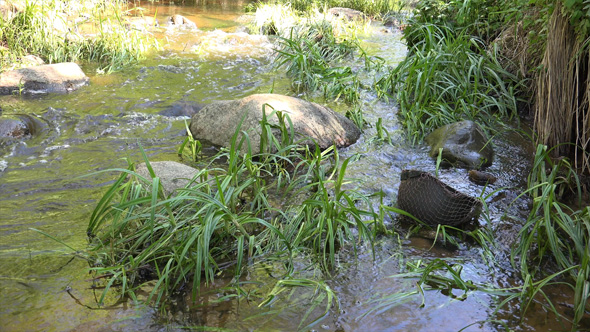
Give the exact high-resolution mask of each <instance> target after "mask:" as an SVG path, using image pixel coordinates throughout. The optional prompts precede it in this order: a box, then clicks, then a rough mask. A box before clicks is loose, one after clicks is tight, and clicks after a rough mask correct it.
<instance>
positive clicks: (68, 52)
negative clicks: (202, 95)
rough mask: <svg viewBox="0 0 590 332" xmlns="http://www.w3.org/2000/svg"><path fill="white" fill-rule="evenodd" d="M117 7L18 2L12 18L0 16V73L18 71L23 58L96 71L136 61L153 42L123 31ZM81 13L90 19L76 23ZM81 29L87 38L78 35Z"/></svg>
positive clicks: (120, 7) (120, 8) (117, 4)
mask: <svg viewBox="0 0 590 332" xmlns="http://www.w3.org/2000/svg"><path fill="white" fill-rule="evenodd" d="M123 5H124V2H120V1H119V0H113V1H107V2H102V1H101V2H100V4H99V3H94V2H90V3H85V4H80V3H78V2H75V1H67V2H65V3H64V2H62V1H57V0H52V1H42V2H29V1H27V2H24V3H23V4H22V8H20V7H18V10H16V12H15V13H14V14H10V15H6V16H2V15H0V71H4V70H9V69H12V68H15V67H18V66H19V65H20V63H21V62H22V58H23V57H25V56H27V55H29V54H32V55H36V56H39V57H40V58H41V59H43V60H44V61H45V62H46V63H57V62H68V61H72V62H81V61H88V62H92V63H96V64H97V65H98V69H97V70H98V72H111V71H114V70H119V69H122V68H123V67H125V66H127V65H129V64H132V63H135V62H137V61H138V60H140V59H142V58H143V57H144V56H145V54H146V53H147V52H149V51H150V50H151V49H153V48H156V47H157V43H156V41H155V39H153V38H152V37H150V36H148V35H146V34H145V33H141V32H138V31H131V30H129V29H127V28H126V27H125V23H124V21H123ZM82 14H84V15H89V16H90V18H84V19H82V18H83V17H84V16H82ZM74 17H75V18H76V19H80V20H74V19H73V18H74ZM83 29H89V30H90V31H91V33H89V34H84V33H83V32H82V31H81V30H83Z"/></svg>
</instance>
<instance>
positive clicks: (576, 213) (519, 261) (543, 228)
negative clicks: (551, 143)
mask: <svg viewBox="0 0 590 332" xmlns="http://www.w3.org/2000/svg"><path fill="white" fill-rule="evenodd" d="M550 152H551V151H550V150H548V148H547V146H544V145H538V146H537V151H536V154H535V159H534V163H533V170H532V171H531V173H530V175H529V178H528V190H527V191H526V194H527V195H529V196H530V197H531V198H532V200H533V208H532V209H531V212H530V214H529V216H528V219H527V221H526V223H525V225H524V226H523V228H522V230H521V231H520V233H519V238H520V241H519V242H518V246H517V247H516V248H514V251H513V253H512V262H513V264H514V265H515V266H516V267H518V268H519V270H520V271H521V275H522V278H523V280H527V281H528V280H531V281H534V280H537V279H539V278H546V279H547V278H549V277H548V275H549V274H550V271H557V272H556V273H555V274H554V275H553V277H551V278H549V279H548V280H552V279H553V278H554V277H557V276H560V275H561V274H565V275H567V276H568V278H567V284H568V285H569V286H570V287H571V288H572V290H573V292H574V294H575V296H574V301H573V305H574V318H573V322H574V326H575V324H577V323H579V322H580V320H581V319H582V317H583V316H584V315H585V310H586V306H587V304H588V302H589V299H590V281H589V280H590V279H589V277H590V266H589V264H588V263H589V261H590V248H589V246H588V244H589V243H590V214H589V212H590V209H589V207H588V206H586V207H583V208H582V206H581V205H580V203H581V202H580V201H577V203H576V205H578V209H575V208H572V207H570V206H569V205H566V204H564V203H563V202H561V200H562V198H563V196H564V194H565V193H566V192H568V191H573V195H574V197H577V198H578V199H580V198H581V186H580V182H579V179H578V176H577V175H576V172H575V170H574V169H573V168H572V166H571V164H570V163H569V161H568V160H567V159H566V158H564V159H560V160H558V161H557V162H554V161H553V160H552V159H551V158H550ZM548 267H550V268H549V269H548ZM542 291H543V289H542V287H532V286H529V287H527V292H526V294H527V295H529V296H527V297H528V299H529V301H530V300H531V299H532V297H533V295H534V294H536V293H537V292H542ZM545 298H546V297H545ZM547 300H548V301H549V304H551V302H550V300H549V299H548V298H547ZM551 306H552V304H551ZM527 308H528V306H527ZM525 309H526V308H525Z"/></svg>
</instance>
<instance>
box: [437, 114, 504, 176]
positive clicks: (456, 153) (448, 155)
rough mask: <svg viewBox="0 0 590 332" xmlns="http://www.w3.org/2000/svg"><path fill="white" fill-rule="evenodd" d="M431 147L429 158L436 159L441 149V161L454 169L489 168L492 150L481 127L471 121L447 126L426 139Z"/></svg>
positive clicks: (492, 156)
mask: <svg viewBox="0 0 590 332" xmlns="http://www.w3.org/2000/svg"><path fill="white" fill-rule="evenodd" d="M426 143H428V144H429V145H430V147H431V150H430V156H431V157H432V158H437V157H438V152H439V149H440V148H442V149H443V152H442V160H443V161H444V162H446V163H450V164H451V165H453V166H456V167H464V168H469V169H480V168H483V167H487V166H490V165H491V164H492V161H493V159H494V150H493V149H492V147H491V144H490V143H489V141H488V138H487V137H486V135H485V133H484V132H483V130H482V129H481V127H480V126H479V125H478V124H476V123H475V122H473V121H460V122H455V123H451V124H448V125H446V126H443V127H440V128H438V129H436V130H435V131H433V132H432V133H431V134H430V135H428V136H427V137H426Z"/></svg>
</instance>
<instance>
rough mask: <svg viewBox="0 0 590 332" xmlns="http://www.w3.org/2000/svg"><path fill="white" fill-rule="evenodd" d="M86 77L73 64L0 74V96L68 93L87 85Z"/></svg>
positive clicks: (52, 65) (44, 66) (43, 66)
mask: <svg viewBox="0 0 590 332" xmlns="http://www.w3.org/2000/svg"><path fill="white" fill-rule="evenodd" d="M88 81H89V79H88V77H87V76H86V75H85V74H84V72H83V71H82V69H80V67H79V66H78V65H77V64H75V63H73V62H64V63H57V64H51V65H42V66H36V67H30V68H21V69H17V70H11V71H7V72H4V73H2V74H0V95H6V94H12V93H32V92H35V93H52V92H62V93H63V92H69V91H73V90H76V89H78V88H79V87H81V86H83V85H85V84H87V83H88Z"/></svg>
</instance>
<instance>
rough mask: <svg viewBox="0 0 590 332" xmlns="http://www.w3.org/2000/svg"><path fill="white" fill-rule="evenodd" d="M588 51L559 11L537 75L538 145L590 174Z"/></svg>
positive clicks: (536, 119) (552, 22) (553, 19)
mask: <svg viewBox="0 0 590 332" xmlns="http://www.w3.org/2000/svg"><path fill="white" fill-rule="evenodd" d="M587 62H588V49H587V48H585V47H584V42H583V41H581V40H579V39H577V38H576V34H575V31H574V28H573V27H572V26H571V25H570V23H569V20H568V18H567V17H564V16H563V15H562V14H561V10H560V9H559V8H556V9H555V10H554V12H553V14H552V16H551V18H550V21H549V27H548V34H547V45H546V48H545V54H544V56H543V61H542V63H541V64H542V68H541V70H540V72H539V73H538V76H537V80H536V83H537V94H536V100H535V122H534V127H535V131H536V132H537V134H538V138H537V142H538V143H542V144H546V145H548V146H550V147H555V150H554V157H557V156H571V157H573V158H574V161H575V167H576V168H578V169H579V170H580V171H584V172H590V158H589V156H588V153H587V149H588V147H589V144H590V116H589V114H588V110H589V105H590V102H589V95H590V89H589V88H590V87H589V85H588V83H589V82H590V73H588V70H587V68H588V65H589V64H588V63H587Z"/></svg>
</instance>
